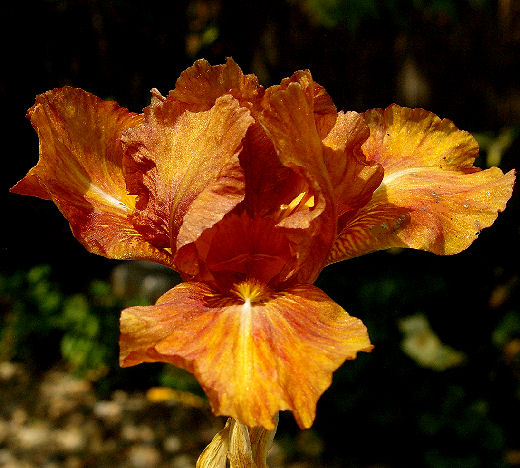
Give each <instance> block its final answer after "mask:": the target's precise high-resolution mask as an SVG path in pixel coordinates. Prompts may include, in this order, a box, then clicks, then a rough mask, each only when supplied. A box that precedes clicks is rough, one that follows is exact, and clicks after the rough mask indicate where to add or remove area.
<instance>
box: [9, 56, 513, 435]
mask: <svg viewBox="0 0 520 468" xmlns="http://www.w3.org/2000/svg"><path fill="white" fill-rule="evenodd" d="M28 117H29V118H30V120H31V122H32V125H33V126H34V128H35V129H36V131H37V133H38V137H39V141H40V158H39V161H38V163H37V165H36V166H34V167H33V168H32V169H31V170H30V171H29V172H28V174H27V175H26V176H25V177H24V178H23V179H22V180H21V181H20V182H18V183H17V184H16V185H15V186H14V187H13V188H12V189H11V190H12V191H13V192H15V193H18V194H23V195H32V196H36V197H40V198H43V199H47V200H52V201H53V202H54V203H55V204H56V205H57V207H58V208H59V210H60V211H61V212H62V213H63V215H64V216H65V217H66V218H67V220H68V221H69V223H70V226H71V229H72V232H73V234H74V236H75V237H76V238H77V239H78V240H79V241H80V242H81V243H82V244H83V245H84V246H85V247H86V248H87V249H88V250H89V251H90V252H93V253H95V254H99V255H104V256H105V257H108V258H113V259H124V260H126V259H138V260H147V261H151V262H157V263H160V264H162V265H166V266H167V267H170V268H172V269H174V270H176V271H177V272H179V273H180V275H181V277H182V280H183V282H182V283H180V284H179V285H177V286H175V287H174V288H173V289H171V290H169V291H168V292H166V293H165V294H164V295H163V296H162V297H160V298H159V299H158V301H157V303H156V304H155V305H152V306H136V307H129V308H127V309H125V310H123V311H122V314H121V338H120V349H121V352H120V363H121V365H122V366H124V367H126V366H133V365H136V364H139V363H142V362H152V361H162V362H168V363H171V364H174V365H175V366H179V367H181V368H184V369H186V370H188V371H189V372H192V373H193V374H194V375H195V377H196V378H197V380H198V381H199V383H200V385H201V386H202V388H203V389H204V391H205V392H206V394H207V396H208V398H209V401H210V404H211V407H212V409H213V411H214V413H215V414H218V415H226V416H230V417H232V418H234V419H235V420H237V421H239V422H240V423H241V424H243V425H245V426H248V427H251V428H252V427H259V428H264V429H266V430H271V429H273V428H274V427H275V425H276V415H277V413H278V412H279V411H281V410H291V411H292V412H293V414H294V417H295V419H296V421H297V423H298V425H299V426H300V427H301V428H308V427H309V426H311V425H312V423H313V420H314V417H315V411H316V403H317V400H318V398H319V397H320V395H321V394H322V393H323V392H324V391H325V390H326V389H327V388H328V387H329V385H330V384H331V380H332V373H333V372H334V371H335V370H336V369H337V368H338V367H339V366H340V365H341V364H342V363H343V362H344V361H345V360H348V359H354V358H355V357H356V354H357V353H358V352H360V351H370V350H371V349H372V345H371V343H370V340H369V336H368V334H367V330H366V327H365V326H364V325H363V323H362V322H361V321H360V320H359V319H357V318H355V317H352V316H350V315H349V314H348V313H347V312H346V311H345V310H344V309H343V308H342V307H341V306H339V305H338V304H337V303H335V302H334V301H333V300H332V299H331V298H330V297H328V296H327V295H326V294H325V293H324V292H323V291H321V290H320V289H319V288H317V287H315V286H313V283H314V281H315V280H316V278H317V277H318V275H319V273H320V271H321V270H322V269H323V268H324V267H325V266H327V265H328V264H331V263H334V262H338V261H340V260H345V259H349V258H352V257H356V256H359V255H363V254H367V253H370V252H374V251H377V250H382V249H388V248H392V247H409V248H413V249H420V250H426V251H429V252H433V253H435V254H440V255H449V254H455V253H457V252H460V251H462V250H464V249H465V248H467V247H468V246H469V245H470V244H471V243H472V242H473V241H474V240H475V239H476V238H477V236H478V234H479V233H480V231H481V230H482V229H484V228H486V227H488V226H490V225H491V224H492V223H493V222H494V220H495V219H496V217H497V213H498V212H500V211H502V210H504V208H505V205H506V202H507V200H508V199H509V197H510V196H511V192H512V187H513V183H514V173H513V171H511V172H508V173H507V174H505V175H504V174H503V173H502V172H501V170H500V169H498V168H495V167H493V168H490V169H486V170H480V169H478V168H476V167H474V166H473V162H474V159H475V157H476V156H477V154H478V146H477V143H476V141H475V139H474V138H473V137H472V136H471V135H470V134H469V133H467V132H465V131H461V130H458V129H457V128H456V127H455V125H454V124H453V123H452V122H451V121H449V120H446V119H443V120H441V119H440V118H438V117H437V116H436V115H434V114H432V113H430V112H427V111H425V110H423V109H408V108H403V107H399V106H397V105H391V106H390V107H388V108H386V109H384V110H383V109H373V110H369V111H367V112H365V113H363V114H359V113H356V112H338V111H337V109H336V107H335V106H334V103H333V102H332V100H331V98H330V97H329V95H328V94H327V93H326V92H325V90H324V88H323V87H321V86H320V85H319V84H317V83H316V82H315V81H313V79H312V77H311V74H310V72H309V71H298V72H296V73H294V74H293V75H292V76H291V77H290V78H286V79H284V80H282V82H281V84H280V85H277V86H272V87H269V88H267V89H265V88H263V87H262V86H260V85H259V84H258V80H257V78H256V77H255V76H254V75H244V74H243V73H242V71H241V70H240V68H239V67H238V65H237V64H236V63H235V62H234V61H233V60H231V59H228V60H227V62H226V64H224V65H218V66H210V65H209V64H208V62H206V61H205V60H198V61H197V62H195V64H194V65H193V66H192V67H190V68H188V69H187V70H185V71H184V72H183V73H182V74H181V76H180V77H179V79H178V80H177V82H176V85H175V89H174V90H173V91H170V93H169V94H168V96H166V97H164V96H162V95H161V94H160V93H159V91H157V90H152V97H151V104H150V105H149V106H148V107H146V108H145V109H144V111H143V113H142V114H136V113H133V112H130V111H128V110H127V109H125V108H123V107H120V106H119V105H118V104H116V103H115V102H111V101H103V100H101V99H99V98H97V97H95V96H93V95H92V94H89V93H88V92H85V91H83V90H81V89H75V88H70V87H65V88H60V89H54V90H52V91H48V92H46V93H44V94H41V95H39V96H38V97H37V98H36V103H35V105H34V106H33V107H32V108H31V109H30V110H29V112H28Z"/></svg>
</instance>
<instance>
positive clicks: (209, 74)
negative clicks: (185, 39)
mask: <svg viewBox="0 0 520 468" xmlns="http://www.w3.org/2000/svg"><path fill="white" fill-rule="evenodd" d="M261 92H262V87H261V86H259V85H258V78H257V77H256V76H255V75H244V74H243V73H242V70H241V69H240V67H239V66H238V65H237V64H236V62H235V61H234V60H233V59H232V58H229V57H228V58H227V59H226V63H225V65H214V66H211V65H210V64H209V63H208V61H207V60H204V59H200V60H197V61H196V62H195V63H194V64H193V66H191V67H190V68H188V69H186V70H184V71H183V72H182V73H181V75H180V77H179V79H178V80H177V82H176V83H175V89H174V90H173V91H170V96H171V97H172V98H174V99H176V100H178V101H181V102H184V103H186V104H187V105H188V108H189V109H190V110H192V111H194V110H197V111H200V110H208V109H210V108H211V107H213V105H214V104H215V101H216V100H217V98H219V97H220V96H223V95H224V94H231V95H232V96H233V97H235V98H236V99H238V101H239V102H240V104H241V105H243V106H245V107H249V108H251V106H252V102H253V101H255V100H256V99H257V96H258V95H259V94H261Z"/></svg>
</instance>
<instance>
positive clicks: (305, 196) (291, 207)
mask: <svg viewBox="0 0 520 468" xmlns="http://www.w3.org/2000/svg"><path fill="white" fill-rule="evenodd" d="M300 207H304V208H313V207H314V195H311V194H310V193H309V192H301V193H300V194H299V195H298V196H297V197H294V198H293V199H292V200H291V201H290V202H289V203H288V204H281V205H280V211H279V215H278V216H279V218H278V221H281V220H282V219H285V218H287V216H290V215H291V214H293V213H294V212H295V211H296V210H297V209H298V208H300Z"/></svg>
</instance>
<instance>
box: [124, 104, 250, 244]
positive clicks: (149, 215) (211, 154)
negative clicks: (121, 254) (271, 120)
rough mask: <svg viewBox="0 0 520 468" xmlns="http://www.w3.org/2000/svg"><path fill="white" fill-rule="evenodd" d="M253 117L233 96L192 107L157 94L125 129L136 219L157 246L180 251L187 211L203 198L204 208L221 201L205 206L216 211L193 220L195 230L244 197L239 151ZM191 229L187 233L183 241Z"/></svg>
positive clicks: (129, 182) (204, 225) (207, 223)
mask: <svg viewBox="0 0 520 468" xmlns="http://www.w3.org/2000/svg"><path fill="white" fill-rule="evenodd" d="M252 122H253V119H252V117H251V116H250V114H249V111H248V110H247V109H245V108H243V107H240V106H239V103H238V101H237V100H236V99H234V98H233V97H232V96H230V95H226V96H223V97H220V98H218V99H217V101H216V103H215V105H214V106H213V107H212V108H211V109H210V110H208V111H203V112H190V111H187V110H186V105H185V104H184V103H181V102H178V101H175V100H174V99H173V98H168V99H166V100H165V101H163V100H161V99H159V98H157V97H154V98H153V100H152V104H151V105H150V106H149V107H148V108H147V109H145V120H144V122H143V123H142V125H140V126H139V127H136V128H133V129H130V130H128V131H127V132H125V133H124V134H123V143H124V145H125V146H126V148H127V155H128V159H127V160H126V164H127V165H126V167H125V169H126V178H127V184H128V187H129V189H130V191H131V193H133V194H136V195H138V201H137V204H136V215H135V219H136V223H137V224H138V226H139V228H140V230H141V231H142V232H143V233H144V235H145V236H146V237H147V238H148V239H150V240H151V241H152V242H153V243H154V244H155V245H161V246H162V247H163V248H170V249H171V251H172V253H173V254H174V253H175V251H176V250H177V248H178V247H177V236H178V234H179V231H180V229H181V226H182V224H183V222H184V216H185V215H186V214H187V213H188V212H189V210H190V206H191V205H192V203H194V202H195V200H196V199H197V197H199V196H201V197H202V198H203V200H202V201H199V203H198V205H197V207H198V209H200V208H201V205H202V204H203V201H204V202H211V201H212V200H217V201H218V203H217V204H214V205H212V206H207V207H206V208H205V210H206V212H207V211H208V210H212V211H213V214H212V216H206V215H204V216H201V218H200V219H199V222H198V223H194V222H193V220H192V222H191V225H190V227H188V228H186V229H187V230H188V231H190V232H191V234H193V232H194V230H195V231H197V232H199V231H201V230H203V229H204V228H207V227H210V226H211V225H212V223H214V222H215V221H216V220H218V219H219V218H221V217H222V216H224V215H225V214H226V212H227V211H229V210H230V209H231V208H232V207H233V206H235V205H236V204H237V203H238V202H239V201H240V200H241V199H242V198H243V192H244V189H243V186H242V185H241V184H242V182H241V175H240V174H239V173H237V171H238V172H240V168H238V167H237V166H238V164H237V161H236V156H237V154H238V152H239V150H240V146H241V140H242V138H243V137H244V135H245V133H246V130H247V128H248V126H249V125H251V123H252ZM233 158H235V160H233ZM240 191H242V195H240V193H239V192H240ZM215 197H216V198H215ZM194 224H196V226H194ZM191 234H186V233H185V235H184V237H183V240H182V242H187V239H186V236H188V238H189V236H190V235H191Z"/></svg>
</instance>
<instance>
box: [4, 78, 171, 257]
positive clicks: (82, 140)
mask: <svg viewBox="0 0 520 468" xmlns="http://www.w3.org/2000/svg"><path fill="white" fill-rule="evenodd" d="M27 116H28V118H30V120H31V123H32V125H33V127H34V128H35V130H36V131H37V133H38V137H39V140H40V159H39V161H38V164H37V165H36V166H35V167H33V168H32V169H31V170H30V171H29V173H28V174H27V175H26V177H25V178H24V179H22V180H21V181H20V182H18V184H16V185H15V186H14V187H13V188H12V189H11V191H12V192H14V193H19V194H22V195H31V196H36V197H40V198H44V199H50V200H53V201H54V203H55V204H56V205H57V207H58V208H59V209H60V211H61V212H62V213H63V215H64V216H65V217H66V218H67V219H68V220H69V222H70V225H71V229H72V231H73V233H74V235H75V237H76V238H77V239H78V240H79V241H80V242H81V243H82V244H83V245H84V246H85V247H86V248H87V249H88V250H89V251H90V252H93V253H96V254H100V255H104V256H106V257H110V258H118V259H125V258H134V259H146V260H151V261H156V262H161V263H164V264H166V265H170V264H171V258H170V256H169V255H168V254H167V253H165V252H162V251H160V250H158V249H156V248H155V247H154V246H152V245H150V244H149V243H148V242H146V241H145V240H144V239H143V238H142V236H141V235H140V234H139V233H138V232H137V231H136V229H135V228H134V226H133V224H132V222H131V216H132V213H133V211H134V206H135V197H134V196H131V195H129V194H128V193H127V191H126V185H125V180H124V177H123V171H122V149H121V144H120V136H121V133H122V132H123V131H124V130H126V129H127V128H129V127H132V126H135V125H138V124H139V123H140V122H141V120H142V116H140V115H138V114H134V113H131V112H129V111H128V110H126V109H124V108H122V107H120V106H118V105H117V104H116V103H115V102H111V101H103V100H101V99H99V98H97V97H96V96H94V95H92V94H89V93H87V92H85V91H83V90H81V89H74V88H70V87H65V88H61V89H55V90H52V91H48V92H47V93H44V94H41V95H39V96H38V97H37V99H36V103H35V105H34V106H33V107H32V108H31V109H29V112H28V114H27Z"/></svg>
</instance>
